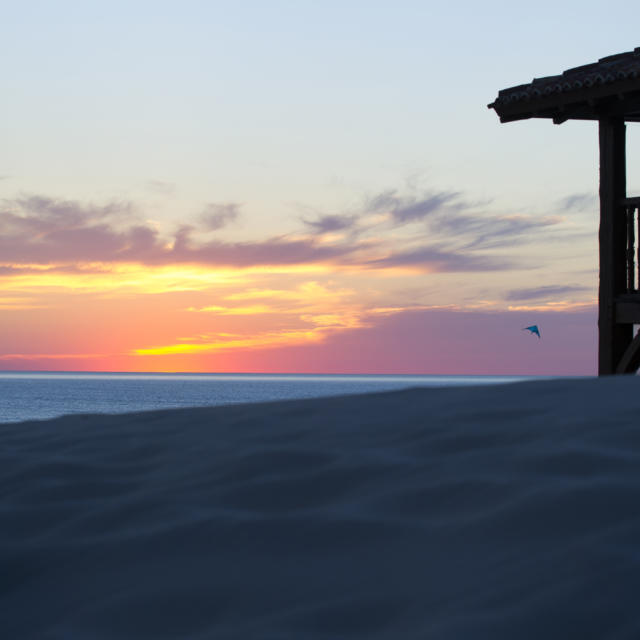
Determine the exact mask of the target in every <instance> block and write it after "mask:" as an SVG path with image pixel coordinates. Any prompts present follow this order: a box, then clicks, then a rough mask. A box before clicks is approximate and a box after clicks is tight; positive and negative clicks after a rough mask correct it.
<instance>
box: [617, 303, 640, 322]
mask: <svg viewBox="0 0 640 640" xmlns="http://www.w3.org/2000/svg"><path fill="white" fill-rule="evenodd" d="M615 310H616V323H618V324H631V325H633V324H640V304H634V303H633V302H617V303H616V305H615Z"/></svg>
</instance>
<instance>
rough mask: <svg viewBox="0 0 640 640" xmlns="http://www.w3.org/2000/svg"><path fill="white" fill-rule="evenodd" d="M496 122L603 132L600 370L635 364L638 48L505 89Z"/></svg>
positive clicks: (639, 285)
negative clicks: (586, 125) (628, 136)
mask: <svg viewBox="0 0 640 640" xmlns="http://www.w3.org/2000/svg"><path fill="white" fill-rule="evenodd" d="M489 108H491V109H495V111H496V113H497V114H498V115H499V116H500V121H501V122H511V121H514V120H525V119H528V118H549V119H550V120H552V121H553V122H554V123H555V124H562V123H563V122H566V121H567V120H596V121H597V122H598V125H599V132H600V234H599V239H600V286H599V293H598V298H599V303H598V304H599V315H598V330H599V345H598V347H599V348H598V373H599V375H609V374H614V373H634V372H635V371H637V369H638V368H639V366H640V332H639V333H638V335H637V336H636V337H635V338H634V337H633V325H634V324H640V246H639V248H638V250H637V252H636V248H635V245H636V235H638V237H639V238H640V233H637V230H638V225H639V223H638V219H637V218H638V217H639V216H640V214H639V213H638V211H639V210H640V197H635V198H630V197H627V192H626V150H625V129H626V124H625V123H626V122H640V47H638V48H636V49H635V50H634V51H630V52H627V53H620V54H617V55H614V56H609V57H607V58H602V59H601V60H599V61H598V62H595V63H593V64H588V65H585V66H582V67H576V68H575V69H569V70H568V71H565V72H564V73H562V74H561V75H558V76H549V77H546V78H537V79H535V80H533V82H531V83H529V84H523V85H519V86H517V87H511V88H509V89H503V90H502V91H500V92H499V94H498V97H497V98H496V100H495V102H493V103H492V104H490V105H489Z"/></svg>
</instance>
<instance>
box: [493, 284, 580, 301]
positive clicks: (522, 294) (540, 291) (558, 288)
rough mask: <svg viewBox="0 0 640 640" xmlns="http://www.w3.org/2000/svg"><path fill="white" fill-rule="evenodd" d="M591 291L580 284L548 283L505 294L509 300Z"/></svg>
mask: <svg viewBox="0 0 640 640" xmlns="http://www.w3.org/2000/svg"><path fill="white" fill-rule="evenodd" d="M586 291H589V289H588V288H587V287H583V286H578V285H569V286H563V285H546V286H542V287H533V288H530V289H513V290H512V291H509V292H508V293H507V294H506V295H505V300H507V301H509V302H517V301H523V302H524V301H528V300H541V299H542V298H548V299H550V298H557V297H560V296H570V295H572V294H576V293H585V292H586Z"/></svg>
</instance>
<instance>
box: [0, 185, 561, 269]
mask: <svg viewBox="0 0 640 640" xmlns="http://www.w3.org/2000/svg"><path fill="white" fill-rule="evenodd" d="M477 207H478V205H477V204H474V203H473V202H470V201H469V199H465V198H464V197H463V194H462V193H461V192H454V191H446V190H440V191H435V190H431V191H428V190H427V191H421V192H409V193H402V192H400V191H398V190H394V189H390V190H386V191H382V192H380V193H379V194H377V195H374V196H372V197H369V198H366V199H365V201H364V202H363V205H362V207H361V209H359V210H356V211H355V212H353V211H352V212H349V213H339V214H322V213H318V214H316V216H315V217H311V216H309V217H303V218H302V222H303V224H304V226H305V227H306V229H305V230H304V231H303V232H302V233H300V232H298V233H297V234H296V233H290V234H284V235H279V236H272V237H267V238H264V239H257V240H251V241H229V240H223V239H220V238H216V237H212V236H211V235H210V232H211V231H216V230H219V229H222V228H224V227H226V226H228V225H230V224H232V223H233V222H235V221H237V220H238V219H239V218H240V215H241V214H240V205H239V204H237V203H233V202H228V203H215V202H212V203H209V204H207V205H206V206H205V207H204V210H203V211H202V212H201V213H200V214H199V215H198V216H196V217H195V218H194V219H193V220H191V221H189V220H188V219H186V218H183V222H182V224H181V225H180V226H178V227H177V228H175V229H173V231H171V230H166V231H164V232H161V231H160V230H159V229H158V228H157V227H156V226H153V225H152V224H151V223H150V222H148V221H146V220H145V219H144V218H143V217H142V216H141V215H140V212H139V210H138V208H137V207H136V206H135V205H134V204H133V203H131V202H127V201H113V202H108V203H106V204H102V205H95V204H93V203H81V202H78V201H73V200H59V199H53V198H49V197H46V196H42V195H31V196H21V197H18V198H15V199H13V200H3V201H0V260H1V261H2V262H1V263H0V268H1V269H2V272H0V275H10V274H11V273H14V271H12V270H14V269H16V268H20V267H22V268H27V266H28V265H31V266H33V265H42V266H48V267H49V268H62V265H69V266H70V267H71V266H74V265H75V268H81V267H82V266H83V265H88V264H90V263H94V264H95V263H102V264H114V263H138V264H144V265H149V266H156V267H160V266H167V265H180V264H192V265H200V266H206V267H210V268H239V269H249V268H263V267H278V266H279V267H293V266H296V265H298V266H301V267H303V266H312V265H315V266H319V265H324V267H326V268H331V269H340V268H364V269H383V268H384V269H393V268H407V267H410V268H412V269H414V270H423V271H425V272H432V273H433V272H437V273H443V272H463V271H464V272H469V271H497V270H501V269H515V268H518V267H519V266H523V265H522V262H521V260H520V259H519V258H518V256H508V255H506V254H505V249H508V248H509V247H511V246H513V245H515V244H522V243H526V242H533V241H535V239H536V238H539V237H540V232H541V231H544V230H545V229H551V228H554V229H558V230H559V231H560V232H562V233H566V229H564V228H563V227H562V224H563V218H561V217H559V216H533V215H524V214H500V213H492V212H485V211H483V210H481V209H478V208H477ZM410 225H414V226H415V232H414V231H413V227H411V226H410ZM396 231H397V232H396ZM409 231H411V234H410V235H409ZM341 232H348V233H341ZM562 233H561V234H560V235H562ZM495 249H499V250H500V253H498V254H495V255H492V254H491V250H495ZM3 265H4V266H3Z"/></svg>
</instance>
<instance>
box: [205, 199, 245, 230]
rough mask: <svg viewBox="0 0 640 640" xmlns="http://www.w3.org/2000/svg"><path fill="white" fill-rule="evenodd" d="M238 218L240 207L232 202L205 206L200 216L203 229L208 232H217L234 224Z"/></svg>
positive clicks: (213, 203) (211, 203) (212, 203)
mask: <svg viewBox="0 0 640 640" xmlns="http://www.w3.org/2000/svg"><path fill="white" fill-rule="evenodd" d="M239 216H240V205H239V204H236V203H234V202H227V203H223V204H220V203H216V202H210V203H209V204H208V205H206V207H205V209H204V211H203V212H202V214H201V215H200V219H201V221H202V224H203V226H204V228H205V229H206V230H208V231H217V230H218V229H222V227H226V226H227V225H228V224H230V223H232V222H235V221H236V220H237V219H238V218H239Z"/></svg>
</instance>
